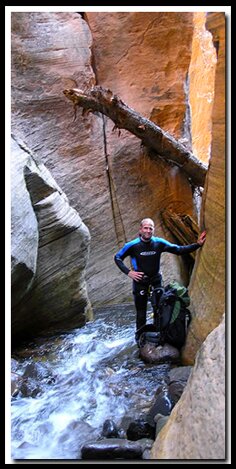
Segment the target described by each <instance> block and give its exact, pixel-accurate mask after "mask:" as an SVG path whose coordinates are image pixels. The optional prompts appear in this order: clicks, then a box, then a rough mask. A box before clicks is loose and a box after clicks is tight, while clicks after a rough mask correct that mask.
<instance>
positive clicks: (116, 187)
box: [12, 13, 196, 306]
mask: <svg viewBox="0 0 236 469" xmlns="http://www.w3.org/2000/svg"><path fill="white" fill-rule="evenodd" d="M95 16H96V15H95ZM87 17H88V22H89V26H88V24H87V23H86V21H84V20H83V19H82V18H81V16H80V15H79V14H76V13H14V14H13V16H12V125H13V128H14V132H15V134H16V135H18V136H19V137H21V138H22V139H23V140H24V141H25V142H26V144H27V145H28V147H29V148H30V149H31V150H33V151H34V154H35V156H36V159H38V160H39V161H42V162H44V163H45V165H46V167H47V168H48V169H49V170H50V172H51V174H52V176H53V177H54V178H55V180H56V181H57V183H58V184H60V187H61V188H62V190H63V191H64V192H65V193H66V195H67V197H68V200H69V202H70V204H71V205H72V207H73V208H75V209H76V210H77V211H78V213H79V214H80V216H81V218H82V220H83V221H84V223H85V224H86V225H87V226H88V228H89V230H90V233H91V250H90V259H89V264H88V267H87V274H86V280H87V286H88V292H89V297H90V299H91V301H92V303H93V304H94V305H95V306H96V305H101V304H104V303H109V302H110V303H114V302H117V303H118V302H120V301H126V300H128V299H130V300H132V294H131V283H130V280H129V279H127V277H125V276H124V275H122V274H121V273H120V272H119V271H118V270H117V267H116V266H115V264H114V261H113V256H114V254H115V252H116V251H117V250H118V248H119V247H120V246H121V245H122V243H123V242H125V241H126V240H128V239H130V238H132V237H136V236H137V232H138V226H139V222H140V219H141V218H143V217H144V216H151V217H153V218H154V221H155V223H156V235H159V236H162V237H167V238H168V239H169V240H170V241H174V242H176V239H174V238H173V236H172V235H171V233H170V232H169V231H168V230H167V229H166V228H165V226H164V225H163V221H162V218H161V211H162V209H163V208H166V207H168V208H170V207H171V208H173V210H176V211H178V212H180V213H182V212H183V213H189V214H190V215H192V216H194V217H196V213H195V210H194V207H193V202H192V190H191V187H190V185H189V182H188V180H187V179H186V178H185V176H183V174H182V173H181V170H180V169H179V168H177V167H172V166H171V165H167V164H166V163H165V162H164V161H161V160H159V161H158V160H155V159H153V158H150V157H149V156H148V155H147V154H146V153H145V152H143V149H141V148H140V143H141V142H140V141H139V140H138V139H137V138H135V137H134V136H132V135H130V134H129V133H128V132H125V131H121V135H120V136H119V135H118V133H117V131H113V132H112V129H113V123H112V122H111V121H109V120H108V119H106V118H104V117H103V116H101V115H93V114H91V113H90V114H88V115H84V116H83V115H82V111H81V110H80V109H78V111H77V115H76V116H75V115H74V110H73V107H72V105H71V103H70V102H69V101H68V100H66V98H65V96H64V95H63V90H64V89H65V88H70V87H77V88H81V89H86V88H90V87H91V86H92V85H93V84H94V83H95V79H97V80H98V81H99V84H101V85H102V86H105V87H111V89H112V90H113V91H114V92H116V93H118V94H119V95H120V97H121V98H122V99H123V100H124V101H126V102H127V104H128V105H129V106H131V107H135V109H136V110H137V111H139V112H140V113H142V115H144V116H147V117H151V118H152V119H153V120H155V122H157V123H158V125H160V126H163V128H164V129H165V130H168V131H169V132H172V133H173V134H174V135H175V137H176V138H180V137H183V138H184V137H186V135H187V136H188V132H187V131H186V125H185V115H186V106H185V101H186V89H185V86H184V82H185V78H186V76H187V73H188V68H189V64H190V59H191V43H192V34H193V19H192V14H191V13H187V14H184V15H183V14H177V13H175V14H170V15H169V14H162V13H159V14H156V13H152V14H148V13H147V14H142V13H139V14H132V13H130V14H121V15H120V14H117V15H113V14H111V15H110V14H109V15H108V16H106V15H105V17H103V16H102V14H98V15H97V19H96V18H95V17H93V18H92V16H90V15H87ZM95 19H96V21H97V23H96V22H95ZM121 20H122V23H121ZM109 21H111V28H109V29H108V32H109V34H108V32H107V31H106V28H108V27H109ZM121 25H122V28H121ZM90 28H91V30H90ZM98 31H100V32H99V34H98ZM121 31H122V41H121V39H120V40H119V41H117V38H118V36H119V35H120V32H121ZM183 31H184V34H183ZM106 34H108V36H109V40H108V39H107V40H106ZM126 36H127V38H126ZM131 39H132V42H131V44H130V41H131ZM111 43H113V45H114V46H115V44H116V47H115V48H114V49H113V52H112V49H110V52H109V54H108V52H107V53H105V51H104V49H106V48H107V47H109V46H110V44H111ZM173 44H178V48H176V47H172V45H173ZM130 45H132V47H130ZM137 46H138V49H137ZM91 51H92V52H93V56H92V53H91ZM127 52H128V54H127ZM168 55H169V56H168ZM116 62H118V63H122V68H120V70H118V69H117V67H115V66H114V64H115V63H116ZM153 67H154V68H153ZM97 70H98V71H97ZM102 70H104V73H105V71H107V73H108V72H109V80H108V79H105V77H104V76H103V75H104V73H103V72H102ZM132 83H133V85H132ZM131 85H132V86H131ZM131 91H132V92H131ZM170 107H172V109H173V119H172V120H171V119H170V115H171V113H170V112H168V109H170ZM165 111H166V112H165ZM158 113H160V117H159V118H158V119H157V118H156V117H155V116H154V114H155V115H156V114H158ZM167 114H168V115H167ZM161 116H162V117H161ZM162 272H163V277H164V281H165V282H168V281H170V280H173V279H176V280H179V281H181V282H183V283H185V284H186V283H188V280H189V272H188V268H186V265H185V261H184V260H183V259H181V258H179V257H177V256H169V255H165V256H163V259H162Z"/></svg>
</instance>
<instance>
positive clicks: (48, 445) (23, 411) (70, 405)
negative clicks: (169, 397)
mask: <svg viewBox="0 0 236 469" xmlns="http://www.w3.org/2000/svg"><path fill="white" fill-rule="evenodd" d="M134 329H135V313H134V310H133V308H132V306H131V305H121V306H116V307H114V306H112V307H106V308H104V309H103V310H102V311H100V312H98V313H97V314H96V319H95V321H94V322H90V323H88V324H86V326H84V327H83V328H80V329H76V330H73V332H71V333H69V334H63V335H61V336H59V337H54V338H51V339H44V340H41V342H40V341H38V342H37V341H36V342H35V343H34V345H33V347H34V348H33V350H34V352H35V350H36V351H37V353H32V354H31V355H30V356H29V357H27V358H19V357H20V355H18V356H17V354H16V355H15V358H16V360H17V363H18V368H17V373H18V374H21V375H23V373H24V371H25V369H26V367H27V366H29V365H30V364H34V365H35V364H37V366H39V365H40V367H41V369H42V370H47V372H49V374H50V375H51V379H47V380H45V379H43V378H42V379H41V380H39V383H38V384H39V386H40V392H39V393H38V394H37V395H36V396H35V397H31V396H30V397H22V395H21V394H18V395H17V396H16V397H14V398H13V399H12V405H11V410H12V417H11V426H12V441H11V456H12V459H13V460H25V459H31V460H45V459H46V460H52V459H60V460H70V459H80V449H81V447H82V446H83V444H85V443H87V442H88V441H94V440H96V439H97V438H98V437H100V436H101V432H102V426H103V423H104V421H105V420H107V419H112V420H113V421H114V422H115V423H116V425H117V426H118V427H119V428H122V422H123V420H122V419H124V417H126V418H131V419H135V418H140V417H141V416H142V415H144V414H145V412H147V411H148V410H149V408H150V406H151V405H152V403H153V398H154V394H155V391H156V389H157V388H158V386H159V385H160V384H161V383H162V382H163V379H164V378H165V376H166V374H167V372H168V371H169V366H168V365H159V366H153V365H147V364H144V363H143V362H142V360H140V358H139V353H138V349H137V346H136V344H135V340H134ZM42 376H43V375H42Z"/></svg>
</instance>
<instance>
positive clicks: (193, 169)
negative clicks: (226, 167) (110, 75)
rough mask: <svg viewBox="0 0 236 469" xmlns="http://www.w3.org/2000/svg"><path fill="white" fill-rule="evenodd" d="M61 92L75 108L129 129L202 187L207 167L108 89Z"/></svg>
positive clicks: (192, 181) (74, 89)
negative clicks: (77, 107)
mask: <svg viewBox="0 0 236 469" xmlns="http://www.w3.org/2000/svg"><path fill="white" fill-rule="evenodd" d="M63 93H64V95H65V96H66V97H67V98H68V99H70V101H72V103H73V104H74V108H75V109H76V106H79V107H82V108H83V109H84V110H85V111H86V110H87V111H88V112H89V111H92V112H95V111H98V112H101V113H102V114H105V115H106V116H107V117H109V118H110V119H111V120H112V121H113V122H114V123H115V126H116V127H117V128H119V129H126V130H129V132H131V133H132V134H134V135H136V137H138V138H140V139H141V140H142V143H143V144H144V145H146V146H147V147H150V148H152V149H153V150H155V152H156V153H157V154H158V156H161V157H162V158H163V159H165V160H166V161H167V162H170V163H174V164H176V165H177V166H179V167H180V168H181V169H182V170H183V171H184V172H185V174H186V175H187V177H188V178H189V179H190V182H191V183H192V184H193V185H196V186H204V181H205V176H206V172H207V166H206V165H204V164H203V163H202V162H200V161H199V160H198V159H197V158H196V157H195V156H194V155H193V153H191V152H190V151H188V150H187V148H185V146H184V145H182V144H181V143H180V142H178V141H177V140H175V139H174V138H173V137H172V136H171V135H170V134H169V133H168V132H165V131H163V130H162V129H161V128H160V127H158V126H157V125H156V124H154V122H152V121H150V120H149V119H146V118H144V117H142V116H141V115H140V114H139V113H138V112H136V111H134V110H133V109H132V108H130V107H128V106H127V105H126V104H125V103H124V102H123V101H122V100H121V99H119V98H118V96H116V95H114V94H113V93H112V91H111V90H109V89H104V88H102V87H100V86H95V87H94V88H92V89H91V90H89V91H87V92H85V91H82V90H79V89H76V88H72V89H68V90H64V91H63Z"/></svg>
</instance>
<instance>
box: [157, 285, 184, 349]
mask: <svg viewBox="0 0 236 469" xmlns="http://www.w3.org/2000/svg"><path fill="white" fill-rule="evenodd" d="M189 304H190V298H189V294H188V289H187V288H186V287H184V286H182V285H180V284H179V283H177V282H171V283H169V285H167V286H166V287H165V289H164V292H163V294H162V296H161V298H160V302H159V307H158V316H159V327H160V333H161V342H162V343H163V344H164V343H168V344H170V345H173V346H174V347H176V348H177V349H181V347H183V345H184V343H185V340H186V336H187V328H188V326H189V324H190V321H191V313H190V311H189V310H188V308H187V307H188V306H189Z"/></svg>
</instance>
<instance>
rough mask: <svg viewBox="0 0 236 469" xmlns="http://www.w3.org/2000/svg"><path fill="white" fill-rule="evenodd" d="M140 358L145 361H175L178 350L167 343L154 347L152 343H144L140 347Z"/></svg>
mask: <svg viewBox="0 0 236 469" xmlns="http://www.w3.org/2000/svg"><path fill="white" fill-rule="evenodd" d="M139 353H140V358H142V360H143V361H144V362H146V363H154V364H158V363H177V362H178V361H179V357H180V353H179V350H178V349H176V348H175V347H173V346H172V345H169V344H164V345H163V346H162V345H159V346H158V347H155V345H152V344H149V343H147V344H145V345H144V346H143V347H141V348H140V352H139Z"/></svg>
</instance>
